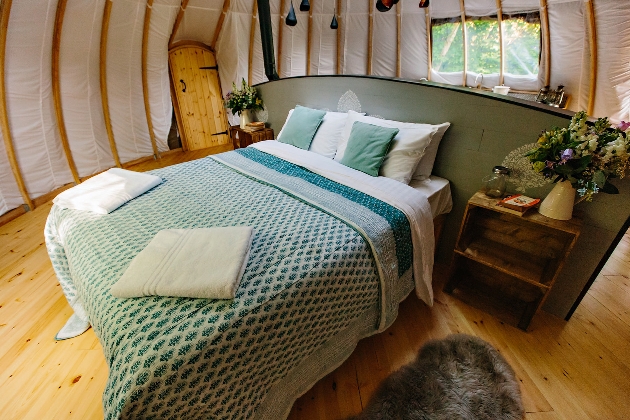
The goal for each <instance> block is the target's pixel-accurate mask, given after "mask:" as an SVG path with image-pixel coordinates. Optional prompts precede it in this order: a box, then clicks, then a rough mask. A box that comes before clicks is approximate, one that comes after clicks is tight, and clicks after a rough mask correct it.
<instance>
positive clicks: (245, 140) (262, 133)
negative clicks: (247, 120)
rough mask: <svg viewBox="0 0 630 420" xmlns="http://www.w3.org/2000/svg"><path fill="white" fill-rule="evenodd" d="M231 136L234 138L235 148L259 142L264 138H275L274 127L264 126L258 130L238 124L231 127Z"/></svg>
mask: <svg viewBox="0 0 630 420" xmlns="http://www.w3.org/2000/svg"><path fill="white" fill-rule="evenodd" d="M229 132H230V137H231V138H232V144H233V145H234V149H238V148H239V147H247V146H249V145H250V144H254V143H257V142H259V141H263V140H273V138H274V137H273V129H272V128H263V129H262V130H258V131H246V130H243V129H242V128H241V127H239V126H238V125H233V126H231V127H230V129H229Z"/></svg>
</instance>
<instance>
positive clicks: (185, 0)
mask: <svg viewBox="0 0 630 420" xmlns="http://www.w3.org/2000/svg"><path fill="white" fill-rule="evenodd" d="M188 1H189V0H182V3H181V5H180V6H179V12H177V17H176V18H175V23H174V24H173V30H172V31H171V36H170V38H169V39H168V47H169V48H171V45H172V44H173V40H175V34H177V30H178V29H179V25H181V23H182V19H184V12H185V11H186V7H188Z"/></svg>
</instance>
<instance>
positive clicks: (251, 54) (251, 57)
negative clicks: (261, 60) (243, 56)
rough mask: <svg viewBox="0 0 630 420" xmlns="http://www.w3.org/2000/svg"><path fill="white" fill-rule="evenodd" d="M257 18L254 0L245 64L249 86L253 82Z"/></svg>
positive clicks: (256, 3) (255, 0)
mask: <svg viewBox="0 0 630 420" xmlns="http://www.w3.org/2000/svg"><path fill="white" fill-rule="evenodd" d="M257 18H258V0H254V5H253V7H252V24H251V28H250V31H249V65H248V66H247V83H249V85H250V86H251V85H252V84H253V81H252V79H253V71H254V69H253V68H252V63H253V62H254V38H255V35H256V20H257Z"/></svg>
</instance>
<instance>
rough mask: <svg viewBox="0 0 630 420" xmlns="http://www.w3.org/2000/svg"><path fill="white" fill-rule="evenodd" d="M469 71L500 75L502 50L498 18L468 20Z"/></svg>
mask: <svg viewBox="0 0 630 420" xmlns="http://www.w3.org/2000/svg"><path fill="white" fill-rule="evenodd" d="M466 41H467V43H468V69H467V70H469V71H473V72H475V73H484V74H491V73H499V72H500V69H501V50H500V44H499V22H498V21H497V19H496V18H468V19H466Z"/></svg>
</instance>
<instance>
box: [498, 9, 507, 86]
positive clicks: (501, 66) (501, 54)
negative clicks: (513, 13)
mask: <svg viewBox="0 0 630 420" xmlns="http://www.w3.org/2000/svg"><path fill="white" fill-rule="evenodd" d="M497 23H498V25H499V84H500V85H502V84H503V81H504V75H503V72H504V71H505V46H504V45H503V6H502V4H501V0H497Z"/></svg>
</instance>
